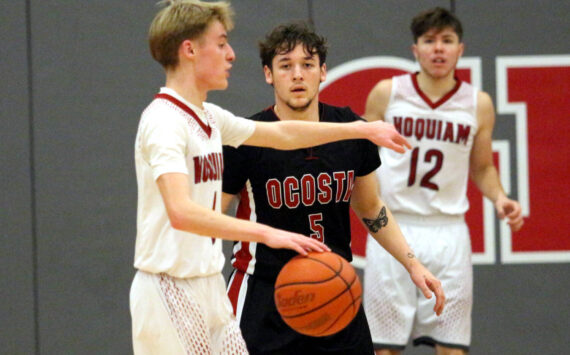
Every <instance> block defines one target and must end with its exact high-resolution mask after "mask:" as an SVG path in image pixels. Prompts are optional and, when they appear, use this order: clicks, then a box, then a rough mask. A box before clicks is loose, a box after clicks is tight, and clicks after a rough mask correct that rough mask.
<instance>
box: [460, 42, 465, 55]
mask: <svg viewBox="0 0 570 355" xmlns="http://www.w3.org/2000/svg"><path fill="white" fill-rule="evenodd" d="M464 51H465V44H464V43H463V42H459V56H460V57H461V56H463V52H464Z"/></svg>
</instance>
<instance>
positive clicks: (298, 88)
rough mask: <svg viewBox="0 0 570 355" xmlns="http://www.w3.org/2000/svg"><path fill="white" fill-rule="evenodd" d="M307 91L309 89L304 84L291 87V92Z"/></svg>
mask: <svg viewBox="0 0 570 355" xmlns="http://www.w3.org/2000/svg"><path fill="white" fill-rule="evenodd" d="M305 91H307V89H306V88H305V87H304V86H299V85H297V86H293V87H292V88H291V92H293V93H304V92H305Z"/></svg>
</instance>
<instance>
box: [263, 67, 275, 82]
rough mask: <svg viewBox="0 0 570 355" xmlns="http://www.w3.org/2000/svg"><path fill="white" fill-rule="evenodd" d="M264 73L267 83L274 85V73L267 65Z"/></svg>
mask: <svg viewBox="0 0 570 355" xmlns="http://www.w3.org/2000/svg"><path fill="white" fill-rule="evenodd" d="M263 73H264V74H265V82H266V83H268V84H269V85H273V72H271V69H270V68H269V67H268V66H267V65H264V66H263Z"/></svg>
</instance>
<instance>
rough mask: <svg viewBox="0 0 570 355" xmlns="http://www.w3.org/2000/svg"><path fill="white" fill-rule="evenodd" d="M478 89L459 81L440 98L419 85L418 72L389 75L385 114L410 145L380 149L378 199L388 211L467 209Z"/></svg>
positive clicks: (426, 212)
mask: <svg viewBox="0 0 570 355" xmlns="http://www.w3.org/2000/svg"><path fill="white" fill-rule="evenodd" d="M476 108H477V90H476V89H475V88H474V87H473V86H471V85H469V84H468V83H465V82H461V81H459V80H457V84H456V86H455V87H454V88H453V90H451V91H450V92H449V93H448V94H447V95H445V96H444V97H442V98H441V99H440V100H439V101H438V102H435V103H433V102H431V100H430V99H429V98H428V97H427V96H426V95H425V94H424V93H423V92H422V91H421V90H420V88H419V85H418V84H417V81H416V74H406V75H401V76H396V77H394V78H392V93H391V95H390V101H389V104H388V106H387V108H386V112H385V115H384V119H385V120H386V122H389V123H392V124H394V126H395V127H396V129H397V130H398V131H399V132H400V134H402V135H403V136H404V137H405V138H406V139H407V140H408V141H409V142H410V144H411V145H412V149H411V150H409V151H407V152H406V153H404V154H400V153H396V152H394V151H392V150H389V149H381V150H380V157H381V159H382V166H381V167H380V168H379V169H378V170H377V172H378V175H379V179H380V188H381V193H382V199H383V200H384V202H385V203H386V204H387V205H388V207H389V208H390V209H391V210H392V212H401V213H411V214H419V215H434V214H451V215H457V214H463V213H465V212H466V211H467V209H468V208H469V202H468V200H467V196H466V192H467V179H468V175H469V156H470V153H471V147H472V145H473V138H474V136H475V134H476V133H477V128H478V124H477V116H476Z"/></svg>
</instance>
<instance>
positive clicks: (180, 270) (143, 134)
mask: <svg viewBox="0 0 570 355" xmlns="http://www.w3.org/2000/svg"><path fill="white" fill-rule="evenodd" d="M254 129H255V123H254V122H253V121H249V120H246V119H243V118H240V117H236V116H234V115H233V114H231V113H230V112H228V111H225V110H223V109H222V108H220V107H218V106H216V105H212V104H208V103H204V110H201V109H200V108H198V107H196V106H194V105H192V104H191V103H189V102H188V101H186V100H184V98H182V97H181V96H180V95H178V94H177V93H176V92H175V91H173V90H171V89H167V88H162V89H161V91H160V94H158V95H157V96H156V97H155V99H154V100H153V101H152V102H151V103H150V104H149V106H148V107H147V108H146V109H145V111H144V112H143V114H142V117H141V120H140V124H139V129H138V132H137V137H136V142H135V165H136V173H137V183H138V205H137V240H136V246H135V263H134V265H135V267H136V268H137V269H140V270H143V271H146V272H151V273H161V272H164V273H167V274H169V275H171V276H174V277H178V278H187V277H194V276H207V275H211V274H214V273H217V272H220V271H221V270H222V267H223V264H224V255H223V253H222V242H221V240H219V239H212V238H210V237H208V236H200V235H196V234H192V233H188V232H184V231H181V230H177V229H174V228H173V227H172V225H171V224H170V220H169V218H168V215H167V213H166V208H165V206H164V203H163V200H162V196H161V194H160V191H159V189H158V185H157V184H156V179H158V177H159V176H160V175H162V174H165V173H183V174H186V175H188V181H189V185H190V199H191V200H192V201H193V202H195V203H198V204H199V205H201V206H203V207H206V208H209V209H212V210H215V211H217V212H221V197H222V196H221V194H222V191H221V190H222V171H223V155H222V141H223V143H224V144H228V145H232V146H238V145H240V144H241V143H242V142H243V141H245V140H246V139H247V138H248V137H249V136H251V134H252V133H253V131H254Z"/></svg>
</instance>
